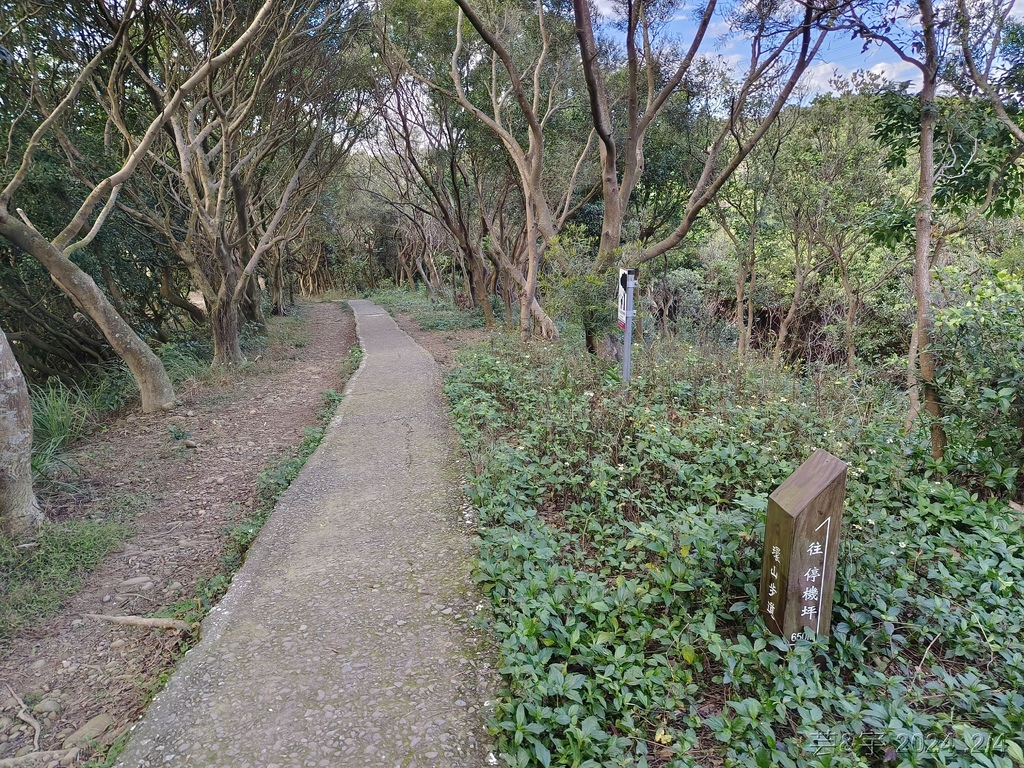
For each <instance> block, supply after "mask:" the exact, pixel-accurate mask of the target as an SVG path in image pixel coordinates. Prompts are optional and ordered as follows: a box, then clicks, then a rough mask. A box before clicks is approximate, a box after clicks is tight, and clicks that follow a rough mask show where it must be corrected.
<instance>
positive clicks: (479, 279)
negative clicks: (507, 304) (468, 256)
mask: <svg viewBox="0 0 1024 768" xmlns="http://www.w3.org/2000/svg"><path fill="white" fill-rule="evenodd" d="M469 266H470V275H471V277H472V280H473V285H472V288H473V291H472V295H473V299H474V301H476V302H477V303H479V304H480V306H481V307H483V310H484V324H485V325H486V326H487V327H488V328H493V327H494V308H493V307H492V306H491V297H490V295H489V294H488V292H487V267H486V266H484V263H483V259H482V258H479V257H478V254H475V253H474V254H473V258H472V260H471V261H470V265H469Z"/></svg>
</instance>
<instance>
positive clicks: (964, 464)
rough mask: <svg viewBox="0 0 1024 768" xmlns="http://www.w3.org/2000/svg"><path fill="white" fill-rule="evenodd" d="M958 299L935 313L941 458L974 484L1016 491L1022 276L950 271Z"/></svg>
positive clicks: (1023, 381)
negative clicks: (973, 276)
mask: <svg viewBox="0 0 1024 768" xmlns="http://www.w3.org/2000/svg"><path fill="white" fill-rule="evenodd" d="M944 280H945V282H946V284H947V286H948V287H949V288H950V289H951V290H952V291H953V292H955V293H957V294H959V296H958V298H959V299H960V301H959V302H958V303H956V304H953V305H951V306H948V307H945V308H944V309H941V310H939V311H938V312H937V313H936V317H935V329H936V334H935V337H936V339H935V351H936V353H937V356H938V358H939V361H940V367H939V370H938V373H937V376H936V380H937V383H938V386H939V390H940V397H941V400H942V405H943V410H944V416H945V427H946V431H947V435H948V437H949V449H948V452H947V456H946V460H945V463H946V464H947V465H948V467H949V468H951V469H953V470H954V471H956V472H957V473H959V474H960V475H961V476H962V477H964V478H965V479H966V480H967V481H968V483H970V484H971V485H972V486H974V487H976V488H979V489H990V490H994V491H1001V492H1005V491H1012V492H1018V491H1019V489H1020V483H1021V482H1022V481H1024V477H1021V475H1020V466H1021V462H1022V460H1024V439H1022V438H1024V280H1022V279H1021V278H1020V277H1019V276H1016V275H1011V274H1009V273H1008V272H996V273H994V274H992V275H990V276H989V277H987V278H985V279H984V280H982V281H980V282H978V283H977V284H975V285H971V284H970V283H969V282H968V278H967V276H965V275H963V274H960V273H957V272H953V271H949V270H947V272H946V273H945V275H944Z"/></svg>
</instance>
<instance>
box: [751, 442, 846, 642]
mask: <svg viewBox="0 0 1024 768" xmlns="http://www.w3.org/2000/svg"><path fill="white" fill-rule="evenodd" d="M845 494H846V464H845V463H844V462H843V461H842V460H840V459H838V458H836V457H835V456H833V455H832V454H831V453H829V452H828V451H823V450H820V449H819V450H817V451H815V452H814V455H813V456H811V458H809V459H808V460H807V461H805V462H804V463H803V464H801V465H800V466H799V467H798V468H797V470H796V472H794V473H793V474H792V475H790V476H789V478H788V479H787V480H786V481H785V482H784V483H783V484H782V485H780V486H779V487H778V488H776V489H775V491H774V492H773V493H772V495H771V496H769V497H768V519H767V521H766V523H765V531H764V559H763V560H762V562H761V596H760V597H761V600H760V606H761V616H762V617H763V618H764V621H765V624H767V625H768V629H770V630H771V631H772V632H775V633H776V634H778V635H781V636H782V637H784V638H786V639H787V640H789V641H790V642H795V641H797V640H799V639H801V638H802V637H803V636H804V628H805V627H809V628H810V629H813V630H814V633H815V634H816V635H821V636H826V637H827V636H828V634H829V629H830V627H831V624H832V593H833V591H834V590H835V583H836V562H837V556H838V554H839V528H840V526H841V524H842V522H843V497H844V496H845Z"/></svg>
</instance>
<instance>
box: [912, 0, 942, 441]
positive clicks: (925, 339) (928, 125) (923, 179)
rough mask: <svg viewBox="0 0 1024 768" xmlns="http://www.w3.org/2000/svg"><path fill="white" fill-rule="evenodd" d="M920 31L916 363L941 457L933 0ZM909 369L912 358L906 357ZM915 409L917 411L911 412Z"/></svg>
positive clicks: (923, 7) (925, 7) (926, 7)
mask: <svg viewBox="0 0 1024 768" xmlns="http://www.w3.org/2000/svg"><path fill="white" fill-rule="evenodd" d="M919 5H920V6H921V11H922V24H921V26H922V31H923V33H924V38H925V51H926V61H927V62H928V64H929V65H930V66H929V67H926V68H925V70H924V83H923V85H922V88H921V99H920V103H921V126H920V128H921V142H920V143H921V155H920V175H919V176H918V187H917V194H918V207H917V214H916V216H915V217H914V299H915V300H916V302H917V323H916V325H917V363H918V365H917V367H918V372H919V375H920V382H921V393H920V398H921V400H922V401H923V405H924V409H925V412H926V413H928V415H929V416H930V417H931V419H932V423H931V449H932V450H931V453H932V458H935V459H941V458H942V456H943V454H944V453H945V450H946V433H945V430H944V429H943V428H942V408H941V406H940V405H939V398H938V391H937V390H936V388H935V366H936V363H935V355H934V353H933V352H932V349H931V342H932V326H933V318H932V292H931V269H932V258H931V254H932V198H933V197H934V194H935V126H936V124H937V123H938V119H939V111H938V105H937V104H936V103H935V97H936V80H937V72H938V48H937V43H936V29H935V25H936V20H935V16H934V12H933V9H932V6H931V3H930V2H929V1H928V0H920V3H919ZM910 370H913V361H912V360H911V361H910ZM915 415H916V414H915Z"/></svg>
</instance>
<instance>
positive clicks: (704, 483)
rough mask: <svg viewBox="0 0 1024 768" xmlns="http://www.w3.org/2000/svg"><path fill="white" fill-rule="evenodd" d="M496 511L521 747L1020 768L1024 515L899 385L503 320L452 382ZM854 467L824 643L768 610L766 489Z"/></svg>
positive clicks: (640, 759)
mask: <svg viewBox="0 0 1024 768" xmlns="http://www.w3.org/2000/svg"><path fill="white" fill-rule="evenodd" d="M446 391H447V394H448V397H449V398H450V400H451V403H452V411H453V414H454V422H455V425H456V428H457V429H458V432H459V434H460V435H461V438H462V441H463V443H464V445H465V447H466V450H467V451H468V453H469V456H470V465H471V467H472V469H471V476H470V478H469V485H468V492H469V494H470V497H471V499H472V502H473V503H474V505H475V506H476V508H477V509H478V510H479V515H480V521H481V522H480V531H481V536H482V548H481V557H480V562H479V567H478V570H477V579H478V581H479V582H480V584H481V586H482V588H483V589H484V590H485V592H486V594H487V595H488V596H489V597H490V602H491V607H492V609H493V613H494V620H493V630H494V632H495V634H496V639H497V643H498V646H499V656H500V658H499V666H500V669H501V673H502V675H503V678H504V683H505V690H504V693H503V696H502V698H501V700H500V703H499V705H498V711H497V715H496V717H495V718H494V720H493V722H492V724H491V726H492V728H493V730H494V732H495V733H496V735H497V738H498V743H499V747H500V749H501V753H502V758H503V760H504V762H505V763H506V764H507V765H510V766H518V767H520V768H525V767H526V766H538V765H539V766H545V768H546V767H547V766H552V765H555V766H576V767H577V768H593V767H595V766H623V767H625V766H638V767H640V768H645V767H646V768H650V767H652V766H698V765H701V766H705V765H727V766H765V767H767V766H877V765H893V766H923V765H948V766H998V768H1011V766H1024V752H1022V746H1024V738H1022V737H1021V733H1022V732H1024V639H1022V628H1024V627H1022V625H1024V582H1022V580H1021V576H1020V574H1021V572H1022V570H1024V520H1022V514H1021V513H1020V512H1019V511H1018V510H1017V509H1015V508H1013V507H1011V506H1009V505H1008V504H1007V503H1005V502H1004V501H1002V500H1000V498H999V494H998V493H995V492H989V491H986V490H985V489H984V488H982V489H981V492H980V494H979V492H978V491H976V490H972V489H971V488H968V487H965V482H966V481H963V478H961V477H959V476H957V475H954V474H949V475H944V476H943V475H940V474H938V470H941V469H942V468H941V467H937V466H936V465H935V464H934V463H932V462H930V460H929V458H928V452H927V443H926V435H925V434H924V433H923V432H921V433H917V432H915V433H913V434H910V435H907V434H904V432H903V430H902V422H903V419H904V417H905V396H904V395H903V394H902V393H900V392H899V391H897V390H896V389H894V388H891V387H890V386H888V385H887V384H885V383H884V382H882V381H880V380H877V379H872V378H870V377H856V376H851V375H850V374H847V373H846V372H845V371H843V372H839V371H838V370H831V369H818V371H817V373H816V374H815V375H809V374H806V373H800V372H797V371H792V370H780V369H779V368H777V367H775V366H773V365H771V364H770V363H768V362H764V361H760V360H757V359H753V358H750V359H748V360H747V361H746V362H741V361H739V360H738V359H737V358H736V357H735V354H734V353H729V352H723V351H721V350H717V349H698V348H694V347H691V346H687V345H685V344H681V343H672V342H656V343H655V345H654V346H652V347H650V348H648V349H647V350H646V351H645V352H644V353H642V354H638V355H637V356H636V358H635V369H634V378H633V380H632V383H631V386H630V388H629V390H628V392H624V391H623V388H622V385H621V382H620V381H619V377H618V373H617V371H616V370H614V369H611V368H608V367H606V366H605V365H603V364H601V363H599V362H598V361H596V360H594V359H592V358H590V357H589V356H587V355H585V354H582V352H581V350H577V349H573V348H571V347H568V346H566V345H564V344H563V345H541V344H535V345H532V346H530V347H528V348H526V349H524V348H523V347H522V346H520V345H519V344H518V343H516V342H514V341H512V340H511V339H507V338H502V337H500V336H498V335H495V336H494V337H492V339H491V341H490V342H488V343H485V344H483V345H481V346H479V347H477V348H475V349H474V350H472V351H469V352H467V353H463V355H462V357H461V360H460V365H459V367H458V368H457V370H456V371H455V372H454V373H453V374H451V375H450V376H449V378H448V381H447V383H446ZM816 448H823V449H825V450H828V451H830V452H832V453H833V454H835V455H837V456H839V457H840V458H842V459H843V460H844V461H846V462H847V463H848V464H849V467H850V471H849V478H848V483H847V494H846V504H845V513H844V523H843V529H842V543H841V548H840V554H839V565H838V573H837V577H836V593H835V605H834V613H833V617H832V622H833V624H832V636H831V638H814V637H813V636H812V637H811V639H808V640H800V641H798V642H797V643H795V644H789V643H787V642H786V641H785V640H783V639H781V638H779V637H775V636H773V635H772V634H771V633H769V632H768V631H767V630H766V628H765V626H764V624H763V622H762V620H761V619H760V618H759V617H758V613H757V593H758V581H759V578H760V572H761V557H762V552H761V548H762V543H763V532H764V521H765V512H766V508H767V500H768V495H769V493H770V492H771V491H772V490H773V489H774V488H775V487H777V486H778V485H779V484H780V483H781V482H782V481H783V480H784V479H785V478H786V477H787V476H788V475H789V474H790V473H791V472H792V471H793V470H795V469H796V468H797V466H799V464H800V463H801V462H802V461H803V460H805V459H807V458H808V457H809V456H810V455H811V453H812V452H813V451H814V450H815V449H816Z"/></svg>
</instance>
